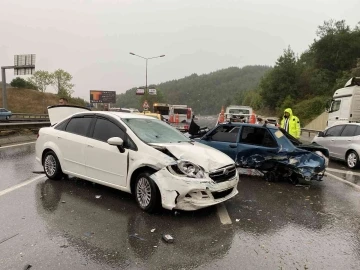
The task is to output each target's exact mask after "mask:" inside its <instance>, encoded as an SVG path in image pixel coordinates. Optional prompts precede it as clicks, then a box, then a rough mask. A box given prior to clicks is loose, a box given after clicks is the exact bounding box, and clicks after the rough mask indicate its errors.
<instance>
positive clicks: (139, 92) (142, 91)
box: [136, 88, 145, 96]
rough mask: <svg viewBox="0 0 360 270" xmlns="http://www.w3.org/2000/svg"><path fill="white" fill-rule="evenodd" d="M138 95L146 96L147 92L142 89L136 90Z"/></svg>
mask: <svg viewBox="0 0 360 270" xmlns="http://www.w3.org/2000/svg"><path fill="white" fill-rule="evenodd" d="M136 95H140V96H142V95H145V90H144V89H142V88H139V89H136Z"/></svg>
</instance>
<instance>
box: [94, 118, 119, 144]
mask: <svg viewBox="0 0 360 270" xmlns="http://www.w3.org/2000/svg"><path fill="white" fill-rule="evenodd" d="M112 137H120V138H121V139H123V140H124V138H125V133H124V131H122V130H121V129H120V128H119V127H118V126H117V125H115V124H114V123H112V122H110V121H108V120H105V119H102V118H98V119H97V120H96V123H95V128H94V134H93V139H95V140H99V141H102V142H107V140H108V139H110V138H112Z"/></svg>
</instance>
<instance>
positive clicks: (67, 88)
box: [52, 69, 74, 97]
mask: <svg viewBox="0 0 360 270" xmlns="http://www.w3.org/2000/svg"><path fill="white" fill-rule="evenodd" d="M72 78H73V77H72V76H71V74H70V73H68V72H66V71H65V70H62V69H58V70H55V71H54V73H53V79H54V80H53V83H52V84H53V85H54V87H55V89H56V90H57V93H58V95H59V96H61V97H71V94H72V93H73V92H74V91H73V87H74V84H72V83H71V80H72Z"/></svg>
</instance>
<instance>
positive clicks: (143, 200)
mask: <svg viewBox="0 0 360 270" xmlns="http://www.w3.org/2000/svg"><path fill="white" fill-rule="evenodd" d="M136 197H137V200H138V202H139V204H140V206H141V207H142V208H146V207H147V206H148V205H149V203H150V200H151V187H150V183H149V180H148V179H146V178H145V177H142V178H140V179H139V181H138V184H137V187H136Z"/></svg>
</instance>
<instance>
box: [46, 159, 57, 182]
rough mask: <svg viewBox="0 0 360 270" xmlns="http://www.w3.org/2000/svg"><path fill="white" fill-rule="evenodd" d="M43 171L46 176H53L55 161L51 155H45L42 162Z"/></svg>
mask: <svg viewBox="0 0 360 270" xmlns="http://www.w3.org/2000/svg"><path fill="white" fill-rule="evenodd" d="M44 169H45V172H46V174H47V175H48V176H50V177H52V176H54V174H55V172H56V160H55V157H54V156H53V155H47V156H46V158H45V162H44Z"/></svg>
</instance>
